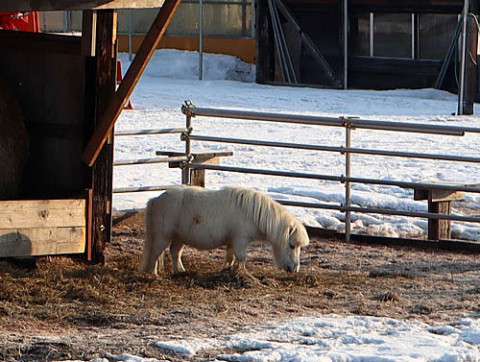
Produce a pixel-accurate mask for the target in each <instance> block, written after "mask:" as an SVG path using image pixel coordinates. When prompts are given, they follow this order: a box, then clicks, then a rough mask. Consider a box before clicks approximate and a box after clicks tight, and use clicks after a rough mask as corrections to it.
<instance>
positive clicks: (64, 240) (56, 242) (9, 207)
mask: <svg viewBox="0 0 480 362" xmlns="http://www.w3.org/2000/svg"><path fill="white" fill-rule="evenodd" d="M85 215H86V201H85V200H80V199H70V200H21V201H16V200H15V201H0V257H14V256H39V255H57V254H80V253H83V252H84V251H85V245H86V217H85Z"/></svg>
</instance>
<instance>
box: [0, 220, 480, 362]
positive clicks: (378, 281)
mask: <svg viewBox="0 0 480 362" xmlns="http://www.w3.org/2000/svg"><path fill="white" fill-rule="evenodd" d="M142 242H143V215H141V214H139V215H136V216H134V217H131V218H128V219H126V220H124V221H122V222H120V223H118V224H117V225H116V226H115V227H114V237H113V242H112V243H111V244H110V245H109V246H108V248H107V264H106V265H88V264H85V263H83V262H82V261H80V260H76V259H72V258H67V257H55V258H38V259H37V261H36V267H31V268H29V267H28V266H25V265H22V266H19V265H17V264H15V263H12V262H11V261H5V260H3V261H0V360H4V361H37V360H38V361H52V360H68V359H69V360H90V359H93V358H96V357H104V358H107V359H109V360H113V358H112V356H113V355H119V354H122V353H130V354H134V355H137V356H143V357H154V358H158V359H168V360H170V361H179V360H180V359H178V357H175V356H166V355H163V354H162V352H161V351H159V350H157V349H156V348H155V347H154V346H153V343H154V342H156V341H159V340H165V339H168V338H171V337H172V336H196V337H206V338H214V337H215V336H216V335H219V334H228V333H233V332H235V331H239V330H242V329H244V328H248V325H251V324H259V323H262V322H267V321H269V320H272V319H275V318H288V317H294V316H300V315H319V314H331V313H336V314H339V315H370V316H381V317H392V318H398V319H416V320H422V321H425V322H428V323H433V322H436V321H438V322H448V321H452V320H456V319H458V318H460V317H461V316H465V315H469V316H472V315H477V314H479V312H480V306H479V303H478V300H479V295H480V260H479V258H478V255H472V254H461V253H450V252H442V251H432V250H430V251H425V250H417V249H415V248H411V247H408V248H407V247H385V246H373V245H365V244H355V243H349V244H347V243H345V242H340V241H336V240H323V239H319V238H313V239H312V242H311V245H310V246H309V247H307V248H306V249H304V252H303V253H302V269H301V271H300V273H297V274H287V273H285V272H281V271H277V270H275V269H274V267H273V265H272V255H271V251H270V248H269V246H268V245H264V244H252V245H251V247H250V248H249V250H248V252H247V255H248V264H247V268H248V270H249V272H250V273H251V274H252V275H253V276H254V277H255V279H253V278H250V277H249V276H246V275H245V274H239V273H237V272H232V271H225V270H222V265H223V264H222V263H223V258H224V251H223V250H216V251H211V252H199V251H196V250H193V249H189V248H187V249H186V251H185V253H184V257H183V260H184V264H185V268H186V269H187V272H186V273H184V274H181V275H171V274H170V273H166V274H165V275H164V276H161V277H153V276H150V275H145V274H141V273H139V272H137V267H138V262H139V259H140V253H141V246H142ZM168 266H169V265H168V263H167V267H168ZM214 352H218V351H210V352H206V353H205V354H204V355H202V356H200V357H198V356H197V357H196V360H199V358H200V359H203V360H208V359H209V358H211V357H212V356H213V355H214Z"/></svg>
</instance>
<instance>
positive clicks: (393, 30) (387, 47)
mask: <svg viewBox="0 0 480 362" xmlns="http://www.w3.org/2000/svg"><path fill="white" fill-rule="evenodd" d="M373 56H374V57H389V58H412V16H411V15H410V14H375V15H374V22H373Z"/></svg>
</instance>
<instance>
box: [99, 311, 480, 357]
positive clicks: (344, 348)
mask: <svg viewBox="0 0 480 362" xmlns="http://www.w3.org/2000/svg"><path fill="white" fill-rule="evenodd" d="M152 340H155V338H154V337H153V338H152ZM154 346H155V347H156V348H158V349H159V350H160V351H161V352H163V353H164V354H167V355H170V356H172V357H175V358H177V359H185V360H195V357H197V356H198V355H201V353H202V352H207V351H212V350H215V351H229V352H218V354H217V355H216V358H215V359H211V361H232V362H233V361H235V362H267V361H268V362H277V361H278V362H282V361H290V362H313V361H315V362H347V361H348V362H411V361H432V362H433V361H435V362H461V361H465V362H466V361H470V362H473V361H480V349H479V347H480V321H479V320H478V319H472V318H465V319H462V320H459V321H458V322H454V323H450V324H442V325H434V326H432V325H428V324H425V323H422V322H418V321H414V320H410V321H398V320H395V319H390V318H378V317H367V316H347V317H341V316H338V315H328V316H321V317H318V316H309V317H300V318H292V319H288V320H278V321H273V322H271V323H268V324H265V325H259V326H254V327H251V328H250V330H248V331H247V330H246V331H243V332H239V333H236V334H232V335H222V334H221V331H219V336H218V337H217V338H215V339H201V338H197V339H188V340H186V339H183V338H182V337H181V336H177V337H175V336H172V337H170V338H169V339H165V340H158V341H157V342H155V343H154ZM109 357H110V359H113V360H118V361H136V362H146V361H156V360H155V359H143V358H140V357H138V356H133V355H127V354H124V355H118V356H109ZM105 361H106V360H105Z"/></svg>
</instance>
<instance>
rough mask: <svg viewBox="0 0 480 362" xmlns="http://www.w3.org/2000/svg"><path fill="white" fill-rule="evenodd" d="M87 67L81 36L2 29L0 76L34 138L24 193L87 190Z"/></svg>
mask: <svg viewBox="0 0 480 362" xmlns="http://www.w3.org/2000/svg"><path fill="white" fill-rule="evenodd" d="M85 71H86V66H85V58H84V57H82V56H81V42H80V38H78V37H72V36H59V35H51V34H36V33H22V32H11V31H0V77H2V78H3V79H4V80H5V81H6V82H7V84H9V86H10V87H11V89H12V91H13V93H14V94H15V95H16V97H17V99H18V101H19V103H20V105H21V107H22V110H23V112H24V115H25V118H26V126H27V130H28V134H29V138H30V152H29V159H28V161H27V165H26V167H25V171H24V177H23V184H22V190H21V191H22V197H25V198H29V197H30V198H55V197H57V198H63V197H71V196H72V194H74V195H80V194H82V195H83V193H84V190H85V189H86V183H87V180H88V177H89V170H88V168H87V167H86V166H85V165H84V164H83V162H82V161H81V152H82V149H83V147H84V144H85V142H86V138H87V136H88V134H89V132H91V127H92V126H91V124H89V123H91V121H88V120H86V119H85V117H86V115H85V109H86V108H88V107H86V106H85ZM87 128H90V129H87Z"/></svg>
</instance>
